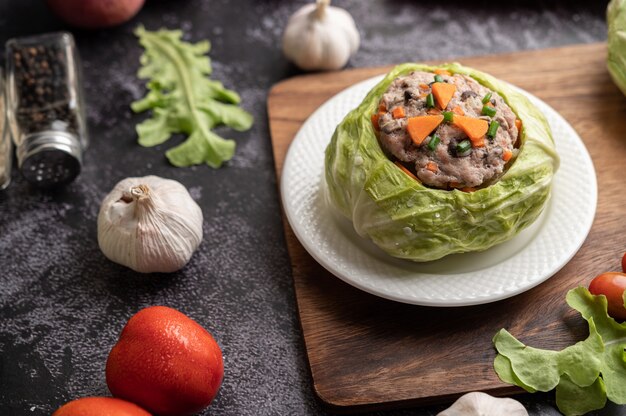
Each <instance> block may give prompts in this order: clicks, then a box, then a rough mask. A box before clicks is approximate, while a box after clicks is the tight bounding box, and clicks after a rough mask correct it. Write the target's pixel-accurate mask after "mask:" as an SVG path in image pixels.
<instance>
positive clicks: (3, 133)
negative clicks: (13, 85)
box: [0, 69, 13, 189]
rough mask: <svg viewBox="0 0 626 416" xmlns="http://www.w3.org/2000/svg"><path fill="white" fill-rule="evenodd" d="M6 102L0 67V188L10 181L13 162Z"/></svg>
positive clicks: (7, 184)
mask: <svg viewBox="0 0 626 416" xmlns="http://www.w3.org/2000/svg"><path fill="white" fill-rule="evenodd" d="M5 110H6V103H5V94H4V76H3V73H2V69H0V189H4V188H6V187H7V186H9V182H11V164H12V162H13V145H12V143H11V135H10V134H9V128H8V126H7V123H6V121H7V116H6V111H5Z"/></svg>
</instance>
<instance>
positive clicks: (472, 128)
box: [452, 116, 489, 144]
mask: <svg viewBox="0 0 626 416" xmlns="http://www.w3.org/2000/svg"><path fill="white" fill-rule="evenodd" d="M452 122H453V123H454V125H455V126H457V127H458V128H460V129H461V130H463V132H464V133H465V134H467V137H469V138H470V140H471V141H472V144H474V142H479V141H480V140H481V139H482V138H483V137H484V136H485V134H487V130H488V129H489V123H487V121H486V120H482V119H480V118H473V117H466V116H456V117H454V120H453V121H452Z"/></svg>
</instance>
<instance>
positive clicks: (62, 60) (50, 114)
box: [6, 33, 88, 187]
mask: <svg viewBox="0 0 626 416" xmlns="http://www.w3.org/2000/svg"><path fill="white" fill-rule="evenodd" d="M6 54H7V55H6V65H7V107H8V108H7V115H8V120H9V126H10V130H11V134H12V136H13V141H14V143H15V146H16V155H17V162H18V168H19V170H20V171H21V173H22V174H23V175H24V177H25V178H26V179H27V180H28V181H29V182H32V183H35V184H37V185H39V186H42V187H54V186H58V185H64V184H66V183H69V182H71V181H72V180H74V178H75V177H76V176H77V175H78V173H79V172H80V169H81V165H82V158H83V151H84V149H85V148H86V146H87V142H88V138H87V126H86V121H85V109H84V107H85V105H84V99H83V92H82V84H81V80H82V75H81V71H80V63H79V58H78V53H77V51H76V46H75V44H74V39H73V37H72V35H70V34H69V33H50V34H45V35H38V36H30V37H24V38H15V39H11V40H9V41H8V42H7V44H6Z"/></svg>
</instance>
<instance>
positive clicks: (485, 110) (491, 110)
mask: <svg viewBox="0 0 626 416" xmlns="http://www.w3.org/2000/svg"><path fill="white" fill-rule="evenodd" d="M483 115H485V116H489V117H493V116H495V115H496V109H495V108H493V107H489V106H488V105H483Z"/></svg>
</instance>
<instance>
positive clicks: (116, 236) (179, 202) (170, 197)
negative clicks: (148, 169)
mask: <svg viewBox="0 0 626 416" xmlns="http://www.w3.org/2000/svg"><path fill="white" fill-rule="evenodd" d="M200 241H202V210H201V209H200V207H199V206H198V204H196V202H195V201H194V200H193V199H192V198H191V196H190V195H189V192H187V189H185V187H184V186H183V185H181V184H180V183H178V182H176V181H173V180H170V179H163V178H159V177H158V176H145V177H143V178H127V179H124V180H122V181H121V182H119V183H118V184H117V185H115V188H113V190H112V191H111V192H110V193H109V194H108V195H107V196H106V198H104V200H103V201H102V205H101V206H100V213H99V214H98V244H99V245H100V249H101V250H102V252H103V253H104V255H105V256H107V258H109V259H110V260H112V261H114V262H116V263H119V264H123V265H124V266H127V267H130V268H131V269H133V270H135V271H138V272H141V273H151V272H163V273H167V272H173V271H176V270H179V269H181V268H182V267H183V266H185V264H187V262H188V261H189V259H190V258H191V255H192V254H193V252H194V251H195V250H196V248H198V245H199V244H200Z"/></svg>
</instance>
